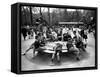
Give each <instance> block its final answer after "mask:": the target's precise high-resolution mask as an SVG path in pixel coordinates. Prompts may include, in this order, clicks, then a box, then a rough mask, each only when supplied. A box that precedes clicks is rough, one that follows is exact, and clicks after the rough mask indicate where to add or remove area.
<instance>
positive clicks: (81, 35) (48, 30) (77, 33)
mask: <svg viewBox="0 0 100 77" xmlns="http://www.w3.org/2000/svg"><path fill="white" fill-rule="evenodd" d="M88 33H89V29H87V28H85V27H81V28H80V27H75V26H71V27H67V26H66V25H63V26H52V27H48V26H42V28H40V29H38V28H32V29H26V28H23V29H22V34H23V37H24V40H26V36H27V35H28V36H29V39H30V38H33V39H34V40H35V42H34V43H33V44H32V45H31V46H30V47H29V48H28V49H27V50H26V51H25V53H24V55H26V53H27V52H28V51H29V50H30V49H33V56H36V55H35V52H36V51H39V50H41V49H40V48H41V47H43V46H45V45H46V43H47V42H57V41H62V42H66V50H67V51H68V52H70V51H75V54H76V59H77V60H80V57H79V54H80V51H85V52H86V47H87V39H88ZM62 46H63V45H62V44H60V43H57V45H56V46H55V47H54V48H53V51H54V52H55V53H53V54H52V58H51V62H52V63H54V59H55V57H57V62H58V63H60V62H61V59H60V55H61V53H62V51H63V49H62Z"/></svg>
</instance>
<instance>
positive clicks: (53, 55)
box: [51, 53, 55, 65]
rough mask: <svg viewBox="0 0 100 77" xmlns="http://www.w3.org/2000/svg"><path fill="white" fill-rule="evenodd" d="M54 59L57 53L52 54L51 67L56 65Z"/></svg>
mask: <svg viewBox="0 0 100 77" xmlns="http://www.w3.org/2000/svg"><path fill="white" fill-rule="evenodd" d="M54 58H55V53H53V54H52V58H51V65H54Z"/></svg>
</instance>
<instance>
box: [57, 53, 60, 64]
mask: <svg viewBox="0 0 100 77" xmlns="http://www.w3.org/2000/svg"><path fill="white" fill-rule="evenodd" d="M57 62H58V63H60V53H59V52H58V53H57Z"/></svg>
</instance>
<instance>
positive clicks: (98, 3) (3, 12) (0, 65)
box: [0, 0, 100, 77]
mask: <svg viewBox="0 0 100 77" xmlns="http://www.w3.org/2000/svg"><path fill="white" fill-rule="evenodd" d="M15 2H30V3H44V4H58V5H59V4H62V5H75V6H94V7H98V12H99V13H100V0H1V2H0V36H1V37H0V52H1V53H0V77H8V76H9V77H17V76H18V77H21V76H23V77H26V76H28V77H32V76H34V77H39V76H41V77H46V76H47V77H61V76H63V77H73V76H77V77H86V76H87V77H94V76H95V77H98V76H99V73H100V69H98V70H86V71H70V72H58V73H55V72H54V73H40V74H39V73H38V74H28V75H15V74H13V73H11V72H10V54H11V53H10V51H11V50H10V48H11V33H10V31H11V24H10V22H11V12H10V11H11V7H10V5H11V4H12V3H15ZM99 13H98V14H99ZM99 20H100V14H99V15H98V21H99ZM99 24H100V22H98V29H100V27H99ZM99 32H100V31H98V33H99ZM98 39H100V35H99V36H98ZM99 42H100V41H99V40H98V44H99ZM99 50H100V48H99V49H98V51H99ZM99 55H100V53H99V52H98V56H99ZM98 58H99V59H100V56H99V57H98ZM98 64H99V67H100V61H99V63H98Z"/></svg>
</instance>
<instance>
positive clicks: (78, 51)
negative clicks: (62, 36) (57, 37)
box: [75, 48, 80, 61]
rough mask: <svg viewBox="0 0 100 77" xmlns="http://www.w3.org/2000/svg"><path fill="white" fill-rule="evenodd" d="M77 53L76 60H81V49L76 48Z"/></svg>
mask: <svg viewBox="0 0 100 77" xmlns="http://www.w3.org/2000/svg"><path fill="white" fill-rule="evenodd" d="M75 55H76V60H77V61H79V60H80V49H78V48H75Z"/></svg>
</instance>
